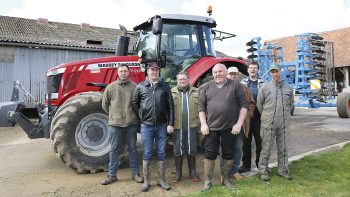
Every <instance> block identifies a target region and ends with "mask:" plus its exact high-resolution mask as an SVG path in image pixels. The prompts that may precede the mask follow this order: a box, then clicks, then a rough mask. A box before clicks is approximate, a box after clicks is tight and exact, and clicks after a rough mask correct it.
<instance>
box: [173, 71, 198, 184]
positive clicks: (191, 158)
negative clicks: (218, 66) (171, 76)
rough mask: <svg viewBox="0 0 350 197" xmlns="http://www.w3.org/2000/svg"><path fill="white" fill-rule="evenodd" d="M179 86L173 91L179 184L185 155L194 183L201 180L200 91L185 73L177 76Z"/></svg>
mask: <svg viewBox="0 0 350 197" xmlns="http://www.w3.org/2000/svg"><path fill="white" fill-rule="evenodd" d="M176 80H177V86H176V87H174V88H172V89H171V94H172V96H173V100H174V112H175V122H174V129H175V130H174V133H173V141H174V155H175V166H176V177H175V180H174V181H173V182H174V183H177V182H179V181H180V180H181V178H182V161H183V155H185V154H187V162H188V170H189V176H190V178H191V179H192V181H193V182H198V181H200V179H199V178H198V176H197V173H196V154H197V131H198V129H199V118H198V98H199V94H198V89H197V88H195V87H192V86H190V80H189V77H188V75H187V74H186V73H185V72H182V73H179V74H178V75H177V76H176Z"/></svg>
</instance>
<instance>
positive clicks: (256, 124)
mask: <svg viewBox="0 0 350 197" xmlns="http://www.w3.org/2000/svg"><path fill="white" fill-rule="evenodd" d="M260 124H261V121H260V120H259V119H254V118H252V119H251V120H250V130H249V135H248V138H246V137H243V156H242V162H243V166H244V167H247V168H251V165H252V138H253V136H254V139H255V144H256V150H255V153H256V158H255V164H256V166H258V164H259V158H260V152H261V135H260Z"/></svg>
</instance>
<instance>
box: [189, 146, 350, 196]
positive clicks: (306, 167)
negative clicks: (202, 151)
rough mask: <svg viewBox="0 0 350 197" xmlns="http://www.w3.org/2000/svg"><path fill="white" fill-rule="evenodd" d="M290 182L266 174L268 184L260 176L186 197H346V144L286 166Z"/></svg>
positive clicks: (349, 186)
mask: <svg viewBox="0 0 350 197" xmlns="http://www.w3.org/2000/svg"><path fill="white" fill-rule="evenodd" d="M289 169H290V172H291V175H292V176H293V177H294V179H293V180H292V181H287V180H285V179H284V178H282V177H279V176H278V175H277V169H276V168H273V169H272V172H271V173H270V181H269V182H263V181H261V180H260V179H259V178H260V176H254V177H249V178H246V179H244V180H241V181H236V189H235V190H232V191H230V190H228V189H226V188H225V187H223V186H214V187H213V188H212V189H211V190H210V191H209V192H197V193H194V194H191V195H189V196H220V197H223V196H244V197H246V196H254V197H255V196H259V197H260V196H283V197H284V196H322V197H323V196H332V197H333V196H350V144H347V145H345V146H344V147H343V149H341V150H336V151H332V152H328V153H324V154H320V155H312V156H307V157H304V158H303V159H301V160H298V161H294V162H292V163H291V164H290V165H289Z"/></svg>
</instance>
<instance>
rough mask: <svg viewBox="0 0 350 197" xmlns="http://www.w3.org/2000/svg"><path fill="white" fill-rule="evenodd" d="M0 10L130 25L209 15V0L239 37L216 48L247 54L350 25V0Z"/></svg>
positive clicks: (18, 0)
mask: <svg viewBox="0 0 350 197" xmlns="http://www.w3.org/2000/svg"><path fill="white" fill-rule="evenodd" d="M0 5H1V6H0V15H4V16H15V17H22V18H30V19H37V18H47V19H48V20H49V21H55V22H64V23H74V24H80V23H89V24H90V25H92V26H100V27H109V28H119V24H122V25H124V26H125V27H126V28H127V29H128V30H132V28H133V27H134V26H135V25H137V24H138V23H140V22H143V21H145V20H147V19H148V18H150V17H151V16H154V15H156V14H191V15H202V16H207V13H206V9H207V6H208V5H212V7H213V15H212V17H213V18H214V19H215V20H216V22H217V24H218V25H217V28H216V29H217V30H221V31H224V32H230V33H234V34H236V35H237V36H236V37H235V38H231V39H227V40H224V41H215V42H216V43H215V46H216V50H219V51H222V52H224V53H226V54H228V55H231V56H243V57H246V55H247V54H246V52H245V50H246V47H245V43H246V42H247V41H249V40H250V39H251V38H253V37H262V39H263V40H267V39H274V38H279V37H285V36H292V35H298V34H303V33H307V32H313V33H317V32H323V31H329V30H334V29H340V28H346V27H350V0H293V1H282V0H240V1H238V0H173V1H171V0H168V1H166V0H56V1H52V0H0Z"/></svg>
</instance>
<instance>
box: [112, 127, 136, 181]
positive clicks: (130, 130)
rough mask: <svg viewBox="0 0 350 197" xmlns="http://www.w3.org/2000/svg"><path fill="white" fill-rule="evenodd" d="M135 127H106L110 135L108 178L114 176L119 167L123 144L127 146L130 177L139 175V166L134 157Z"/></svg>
mask: <svg viewBox="0 0 350 197" xmlns="http://www.w3.org/2000/svg"><path fill="white" fill-rule="evenodd" d="M137 128H138V126H137V125H129V126H127V127H117V126H108V129H109V131H110V133H111V151H110V152H109V169H108V175H109V176H116V174H117V171H118V167H119V155H120V151H121V150H124V149H123V148H124V145H125V143H127V144H128V151H129V162H130V163H129V164H130V168H131V170H132V175H138V174H139V164H138V161H137V157H136V140H137V138H136V134H137Z"/></svg>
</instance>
